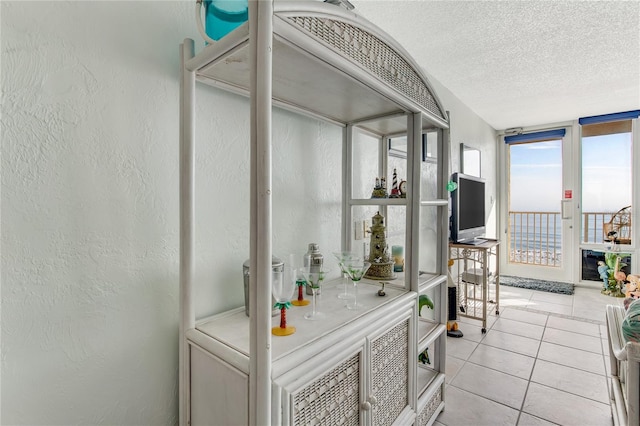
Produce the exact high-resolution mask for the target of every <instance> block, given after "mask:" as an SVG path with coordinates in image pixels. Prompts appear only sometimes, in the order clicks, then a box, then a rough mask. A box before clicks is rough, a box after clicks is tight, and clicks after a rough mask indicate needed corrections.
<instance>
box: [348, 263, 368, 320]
mask: <svg viewBox="0 0 640 426" xmlns="http://www.w3.org/2000/svg"><path fill="white" fill-rule="evenodd" d="M370 266H371V263H369V262H365V261H364V260H362V259H352V260H351V261H348V262H347V264H346V272H347V275H349V278H351V281H352V282H353V290H354V291H353V296H354V297H353V299H351V300H349V301H347V309H351V310H358V309H360V308H362V305H360V304H358V282H360V280H361V279H362V277H363V276H364V274H366V273H367V271H368V270H369V267H370Z"/></svg>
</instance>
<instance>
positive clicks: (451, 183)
mask: <svg viewBox="0 0 640 426" xmlns="http://www.w3.org/2000/svg"><path fill="white" fill-rule="evenodd" d="M456 189H458V184H457V183H455V182H454V181H452V180H450V181H449V182H447V191H449V192H453V191H455V190H456Z"/></svg>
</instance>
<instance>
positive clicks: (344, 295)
mask: <svg viewBox="0 0 640 426" xmlns="http://www.w3.org/2000/svg"><path fill="white" fill-rule="evenodd" d="M333 256H334V257H335V258H336V260H337V261H338V265H339V266H340V271H341V272H342V274H341V277H342V284H340V285H338V287H342V288H343V290H344V291H343V292H341V293H338V299H350V298H352V297H353V295H352V294H349V292H348V291H347V278H348V274H347V271H346V263H347V262H348V261H350V260H352V259H353V258H354V257H355V256H356V255H355V254H353V253H352V252H350V251H337V252H334V253H333Z"/></svg>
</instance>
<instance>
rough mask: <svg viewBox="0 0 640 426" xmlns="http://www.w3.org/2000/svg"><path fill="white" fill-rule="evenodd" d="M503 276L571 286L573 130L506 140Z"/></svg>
mask: <svg viewBox="0 0 640 426" xmlns="http://www.w3.org/2000/svg"><path fill="white" fill-rule="evenodd" d="M505 142H506V144H505V157H506V160H507V161H506V163H507V165H508V166H507V170H508V178H507V180H506V182H507V185H506V195H507V209H506V214H505V215H504V216H503V217H504V218H505V234H506V238H505V239H504V240H503V241H504V242H505V243H506V247H505V249H506V250H505V251H506V265H505V267H504V270H503V273H504V274H505V275H515V276H522V277H531V278H539V279H547V280H553V281H571V280H572V269H571V265H572V261H573V253H574V252H575V251H576V250H575V246H574V245H573V238H572V236H573V229H574V221H575V214H574V211H575V204H574V193H573V178H572V177H573V170H574V168H573V167H572V159H573V155H572V151H573V150H572V147H571V128H567V129H555V130H551V131H542V132H532V133H528V134H520V135H514V136H513V137H509V136H507V137H505Z"/></svg>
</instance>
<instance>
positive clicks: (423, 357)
mask: <svg viewBox="0 0 640 426" xmlns="http://www.w3.org/2000/svg"><path fill="white" fill-rule="evenodd" d="M418 361H420V362H421V363H423V364H431V360H430V359H429V348H427V349H425V350H424V351H423V352H420V353H419V354H418Z"/></svg>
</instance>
